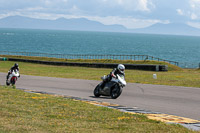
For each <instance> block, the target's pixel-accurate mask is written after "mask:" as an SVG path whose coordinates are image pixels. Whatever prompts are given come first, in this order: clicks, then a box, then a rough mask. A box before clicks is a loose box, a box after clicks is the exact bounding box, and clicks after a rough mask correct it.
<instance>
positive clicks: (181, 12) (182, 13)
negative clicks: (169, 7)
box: [176, 9, 184, 16]
mask: <svg viewBox="0 0 200 133" xmlns="http://www.w3.org/2000/svg"><path fill="white" fill-rule="evenodd" d="M176 11H177V13H178V14H179V15H181V16H182V15H184V12H183V11H182V10H181V9H176Z"/></svg>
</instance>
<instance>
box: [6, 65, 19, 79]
mask: <svg viewBox="0 0 200 133" xmlns="http://www.w3.org/2000/svg"><path fill="white" fill-rule="evenodd" d="M15 70H17V71H19V65H18V64H17V63H15V64H14V66H12V67H11V68H10V70H9V71H8V75H7V80H8V78H9V76H10V74H11V73H12V71H15ZM19 77H20V75H19Z"/></svg>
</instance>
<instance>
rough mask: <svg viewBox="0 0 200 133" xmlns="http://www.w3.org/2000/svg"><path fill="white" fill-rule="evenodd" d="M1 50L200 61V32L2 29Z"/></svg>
mask: <svg viewBox="0 0 200 133" xmlns="http://www.w3.org/2000/svg"><path fill="white" fill-rule="evenodd" d="M0 51H10V52H38V53H51V54H100V55H106V54H113V55H149V56H154V57H157V58H161V59H165V60H171V61H177V62H179V63H180V64H182V67H186V68H187V67H188V68H197V67H199V65H200V36H180V35H157V34H135V33H117V32H90V31H64V30H63V31H62V30H36V29H0Z"/></svg>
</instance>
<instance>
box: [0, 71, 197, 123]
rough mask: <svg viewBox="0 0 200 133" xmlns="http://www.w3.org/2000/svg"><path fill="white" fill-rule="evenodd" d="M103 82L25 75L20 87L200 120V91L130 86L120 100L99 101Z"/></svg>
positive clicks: (2, 80)
mask: <svg viewBox="0 0 200 133" xmlns="http://www.w3.org/2000/svg"><path fill="white" fill-rule="evenodd" d="M5 77H6V73H0V84H1V85H5ZM99 82H100V81H94V80H80V79H64V78H52V77H40V76H27V75H21V78H20V79H19V80H18V81H17V83H16V87H17V88H21V89H27V90H34V91H44V92H48V93H56V94H59V95H67V96H74V97H80V98H86V99H92V100H98V101H104V102H109V103H113V104H119V105H123V106H126V107H139V108H141V109H145V110H151V111H154V112H162V113H166V114H170V115H176V116H181V117H187V118H191V119H195V120H200V106H199V105H200V88H192V87H177V86H164V85H150V84H136V83H128V84H127V86H126V87H125V88H124V90H123V92H122V94H121V96H120V97H119V98H118V99H111V98H109V97H100V98H95V97H94V96H93V90H94V88H95V86H96V85H97V84H98V83H99Z"/></svg>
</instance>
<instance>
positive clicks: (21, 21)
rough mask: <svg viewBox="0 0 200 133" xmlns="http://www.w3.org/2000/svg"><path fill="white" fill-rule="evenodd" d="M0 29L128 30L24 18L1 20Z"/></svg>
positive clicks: (80, 21) (86, 22)
mask: <svg viewBox="0 0 200 133" xmlns="http://www.w3.org/2000/svg"><path fill="white" fill-rule="evenodd" d="M0 28H26V29H54V30H55V29H56V30H80V31H113V32H120V31H121V32H124V31H126V30H127V29H126V28H125V27H124V26H122V25H104V24H102V23H99V22H96V21H91V20H87V19H85V18H77V19H65V18H59V19H56V20H46V19H33V18H28V17H22V16H10V17H6V18H3V19H0Z"/></svg>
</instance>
